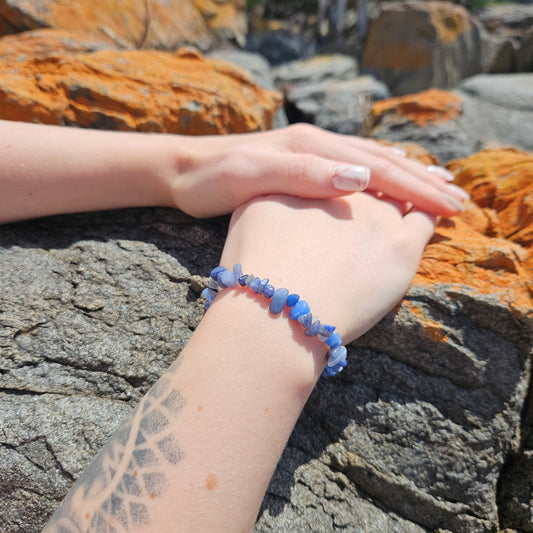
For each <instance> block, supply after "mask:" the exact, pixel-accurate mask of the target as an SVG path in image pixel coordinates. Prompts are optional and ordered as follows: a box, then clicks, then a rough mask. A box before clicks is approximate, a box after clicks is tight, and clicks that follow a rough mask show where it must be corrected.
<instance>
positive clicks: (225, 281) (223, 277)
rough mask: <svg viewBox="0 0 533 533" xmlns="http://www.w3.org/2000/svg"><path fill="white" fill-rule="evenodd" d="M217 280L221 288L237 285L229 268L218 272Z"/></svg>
mask: <svg viewBox="0 0 533 533" xmlns="http://www.w3.org/2000/svg"><path fill="white" fill-rule="evenodd" d="M217 281H218V283H219V285H220V286H221V287H222V288H226V287H235V285H237V280H236V279H235V276H234V275H233V272H230V271H229V270H224V272H220V274H218V276H217Z"/></svg>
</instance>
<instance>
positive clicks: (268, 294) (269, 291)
mask: <svg viewBox="0 0 533 533" xmlns="http://www.w3.org/2000/svg"><path fill="white" fill-rule="evenodd" d="M275 290H276V289H274V287H273V286H272V285H267V286H266V287H265V289H264V290H263V296H264V297H265V298H272V295H273V294H274V291H275Z"/></svg>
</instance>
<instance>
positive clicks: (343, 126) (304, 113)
mask: <svg viewBox="0 0 533 533" xmlns="http://www.w3.org/2000/svg"><path fill="white" fill-rule="evenodd" d="M387 93H388V89H387V87H386V86H385V85H384V84H382V83H380V82H378V81H377V80H376V79H374V78H372V77H371V76H361V77H359V78H355V79H353V80H349V81H341V82H337V83H330V82H327V81H326V82H321V83H317V84H307V85H306V84H304V85H301V86H297V87H295V88H293V89H291V90H289V91H287V93H286V100H287V102H288V104H289V109H290V116H291V118H292V122H296V121H304V122H311V123H313V124H315V125H316V126H319V127H321V128H324V129H327V130H330V131H335V132H337V133H344V134H351V135H357V134H360V133H362V132H363V131H365V130H366V129H367V126H368V123H369V121H370V115H371V111H372V100H373V99H376V98H375V97H376V96H384V97H386V96H387Z"/></svg>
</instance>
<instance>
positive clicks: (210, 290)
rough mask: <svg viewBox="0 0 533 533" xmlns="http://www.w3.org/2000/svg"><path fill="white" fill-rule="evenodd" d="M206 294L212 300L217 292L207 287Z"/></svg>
mask: <svg viewBox="0 0 533 533" xmlns="http://www.w3.org/2000/svg"><path fill="white" fill-rule="evenodd" d="M207 292H208V293H209V294H210V296H211V299H212V300H214V299H215V298H216V297H217V296H218V291H215V290H213V289H210V288H209V287H207Z"/></svg>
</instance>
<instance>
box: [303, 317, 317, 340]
mask: <svg viewBox="0 0 533 533" xmlns="http://www.w3.org/2000/svg"><path fill="white" fill-rule="evenodd" d="M319 328H320V321H318V320H317V321H316V322H313V323H312V324H311V325H310V326H309V327H308V328H307V329H306V330H305V334H306V335H307V336H308V337H314V336H315V335H316V334H317V333H318V330H319Z"/></svg>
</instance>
